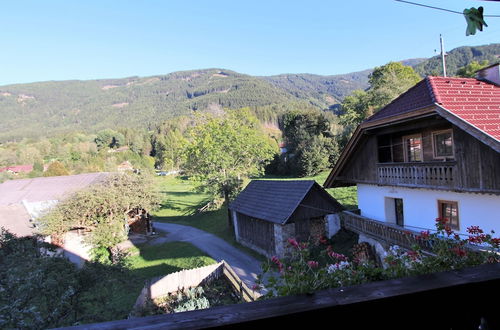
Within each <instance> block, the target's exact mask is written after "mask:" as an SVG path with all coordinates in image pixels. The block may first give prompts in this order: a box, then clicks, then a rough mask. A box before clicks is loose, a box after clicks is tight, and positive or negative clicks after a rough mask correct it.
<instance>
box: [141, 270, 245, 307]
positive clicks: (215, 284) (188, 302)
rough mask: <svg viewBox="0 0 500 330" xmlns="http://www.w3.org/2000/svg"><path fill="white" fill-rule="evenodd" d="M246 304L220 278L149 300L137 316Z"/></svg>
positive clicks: (230, 286) (225, 280) (228, 284)
mask: <svg viewBox="0 0 500 330" xmlns="http://www.w3.org/2000/svg"><path fill="white" fill-rule="evenodd" d="M242 302H245V301H244V300H243V299H242V298H241V297H240V295H239V294H238V293H237V292H236V291H235V290H234V288H233V287H232V285H231V283H230V282H229V281H228V280H227V279H226V278H225V277H220V278H218V279H214V280H212V281H210V282H209V283H205V284H202V285H200V286H197V287H195V288H190V289H184V290H179V291H176V292H173V293H171V294H168V295H166V296H162V297H158V298H155V299H149V300H148V301H147V302H146V305H145V306H144V307H143V308H142V310H141V312H140V313H139V315H137V316H146V315H159V314H170V313H178V312H186V311H192V310H199V309H205V308H212V307H216V306H225V305H232V304H238V303H242Z"/></svg>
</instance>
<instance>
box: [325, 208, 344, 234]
mask: <svg viewBox="0 0 500 330" xmlns="http://www.w3.org/2000/svg"><path fill="white" fill-rule="evenodd" d="M325 220H326V221H325V227H326V237H328V238H331V237H332V236H334V235H335V234H336V233H338V231H339V230H340V228H341V225H340V214H339V213H335V214H327V215H325Z"/></svg>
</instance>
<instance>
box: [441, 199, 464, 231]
mask: <svg viewBox="0 0 500 330" xmlns="http://www.w3.org/2000/svg"><path fill="white" fill-rule="evenodd" d="M438 213H439V217H440V218H444V219H447V220H448V224H449V225H450V227H451V229H454V230H460V225H459V221H458V203H457V202H451V201H438Z"/></svg>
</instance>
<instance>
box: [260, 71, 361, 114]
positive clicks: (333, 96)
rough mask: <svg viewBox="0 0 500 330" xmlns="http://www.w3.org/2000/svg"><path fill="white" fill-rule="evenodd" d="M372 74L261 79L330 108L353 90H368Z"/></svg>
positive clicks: (288, 75)
mask: <svg viewBox="0 0 500 330" xmlns="http://www.w3.org/2000/svg"><path fill="white" fill-rule="evenodd" d="M370 72H371V70H364V71H359V72H353V73H348V74H340V75H333V76H320V75H314V74H308V73H303V74H281V75H276V76H268V77H261V78H262V79H264V80H266V81H269V82H270V83H272V84H273V85H275V86H277V87H280V88H282V89H284V90H285V91H287V92H288V93H290V94H292V95H294V96H296V97H298V98H301V99H305V100H307V101H309V102H311V104H314V105H317V106H319V107H321V108H328V107H330V106H331V105H334V104H337V103H339V102H341V101H342V100H343V99H344V97H346V96H347V95H349V94H351V93H352V91H353V90H356V89H365V88H367V87H368V75H369V74H370Z"/></svg>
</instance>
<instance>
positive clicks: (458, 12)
mask: <svg viewBox="0 0 500 330" xmlns="http://www.w3.org/2000/svg"><path fill="white" fill-rule="evenodd" d="M394 1H397V2H403V3H407V4H410V5H415V6H420V7H425V8H430V9H436V10H441V11H446V12H449V13H453V14H459V15H463V14H464V13H463V12H460V11H456V10H451V9H446V8H440V7H434V6H429V5H425V4H423V3H417V2H411V1H406V0H394ZM484 17H500V15H484Z"/></svg>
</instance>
